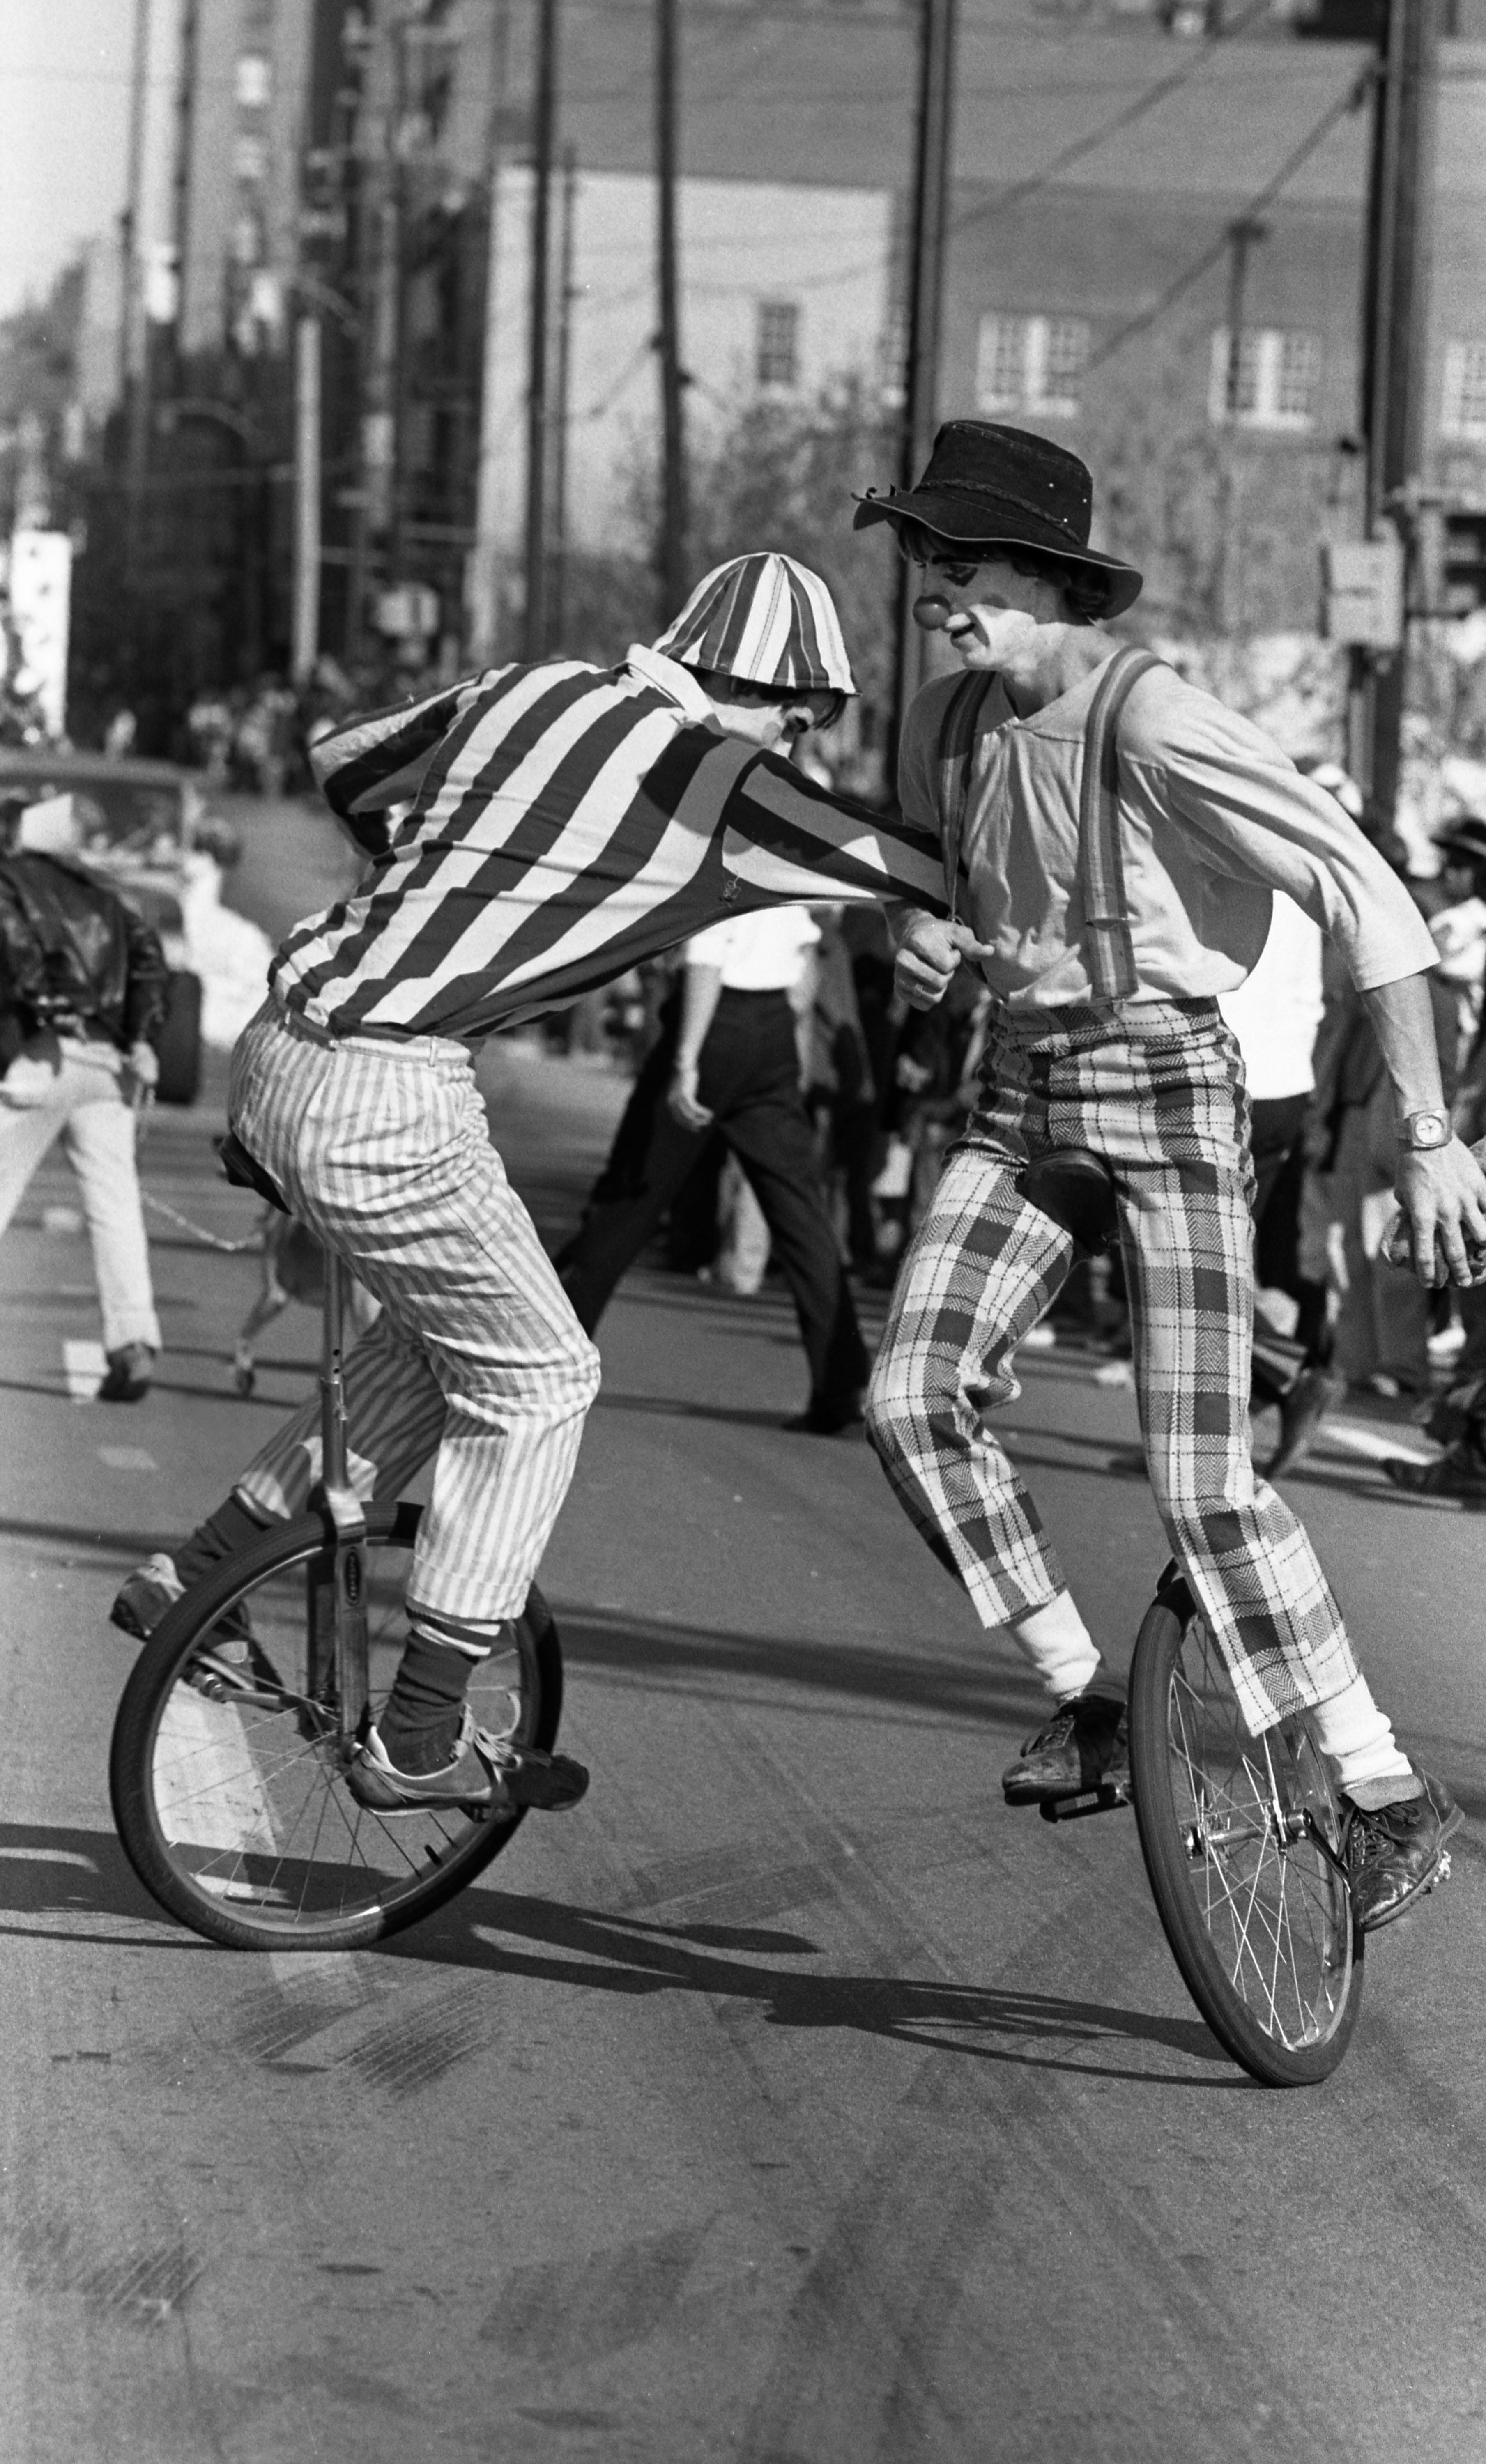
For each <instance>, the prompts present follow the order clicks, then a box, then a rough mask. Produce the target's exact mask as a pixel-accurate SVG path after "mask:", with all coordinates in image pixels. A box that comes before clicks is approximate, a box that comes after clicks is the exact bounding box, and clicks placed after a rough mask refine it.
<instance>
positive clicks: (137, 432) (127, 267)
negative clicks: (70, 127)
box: [119, 0, 150, 587]
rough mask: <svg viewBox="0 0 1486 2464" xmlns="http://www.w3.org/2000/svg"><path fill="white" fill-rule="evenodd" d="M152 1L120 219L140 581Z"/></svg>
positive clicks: (130, 488)
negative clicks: (143, 252)
mask: <svg viewBox="0 0 1486 2464" xmlns="http://www.w3.org/2000/svg"><path fill="white" fill-rule="evenodd" d="M149 18H150V0H134V57H133V61H132V64H131V68H130V76H129V143H128V165H127V170H126V173H125V186H124V200H125V202H124V209H123V211H122V214H121V215H120V217H119V242H120V247H119V253H120V280H121V284H122V296H121V299H120V313H119V398H120V401H121V403H122V406H123V412H124V568H125V574H126V578H127V581H128V583H129V585H130V586H131V587H132V586H134V585H136V584H137V583H138V581H139V570H138V567H139V557H140V543H141V541H140V534H141V527H142V517H143V514H144V477H145V473H146V471H147V469H148V466H149V335H148V330H147V328H146V326H145V323H144V282H143V279H142V260H141V247H140V239H141V223H142V218H143V207H144V114H145V106H146V103H147V100H148V95H149Z"/></svg>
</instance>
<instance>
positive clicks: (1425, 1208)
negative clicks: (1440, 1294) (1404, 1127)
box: [1384, 1138, 1486, 1289]
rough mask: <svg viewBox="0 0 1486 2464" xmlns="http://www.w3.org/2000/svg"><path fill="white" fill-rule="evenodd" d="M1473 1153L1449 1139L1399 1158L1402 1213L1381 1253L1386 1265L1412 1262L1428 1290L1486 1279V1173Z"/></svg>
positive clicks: (1397, 1183) (1395, 1187)
mask: <svg viewBox="0 0 1486 2464" xmlns="http://www.w3.org/2000/svg"><path fill="white" fill-rule="evenodd" d="M1482 1144H1483V1145H1486V1140H1483V1141H1482ZM1478 1152H1479V1151H1478V1150H1477V1154H1478ZM1477 1154H1473V1152H1472V1150H1471V1149H1470V1148H1469V1147H1466V1146H1462V1145H1461V1143H1460V1140H1459V1139H1458V1138H1452V1139H1451V1141H1450V1144H1449V1146H1448V1147H1434V1148H1431V1149H1426V1150H1425V1151H1424V1152H1422V1153H1421V1152H1417V1151H1415V1150H1414V1149H1412V1148H1406V1149H1405V1150H1404V1153H1403V1155H1401V1156H1400V1158H1399V1166H1398V1178H1397V1179H1396V1180H1395V1182H1394V1184H1393V1195H1394V1196H1395V1198H1396V1199H1398V1202H1399V1205H1400V1206H1401V1207H1402V1208H1403V1213H1402V1214H1401V1215H1400V1216H1399V1218H1398V1220H1397V1221H1396V1222H1395V1223H1394V1224H1393V1225H1392V1227H1391V1228H1390V1230H1389V1232H1388V1234H1387V1237H1386V1240H1385V1242H1384V1254H1385V1255H1386V1258H1387V1261H1388V1263H1389V1265H1394V1266H1403V1265H1410V1266H1412V1268H1413V1271H1414V1273H1415V1274H1416V1275H1417V1276H1418V1278H1419V1281H1420V1283H1421V1284H1423V1285H1425V1286H1426V1287H1429V1288H1431V1289H1432V1288H1433V1287H1435V1286H1437V1285H1440V1284H1458V1285H1459V1286H1460V1287H1461V1288H1462V1289H1466V1288H1468V1287H1470V1286H1471V1285H1472V1284H1476V1283H1481V1282H1486V1174H1483V1173H1482V1171H1481V1166H1480V1163H1479V1161H1478V1160H1477Z"/></svg>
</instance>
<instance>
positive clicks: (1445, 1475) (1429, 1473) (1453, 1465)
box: [1383, 1444, 1486, 1506]
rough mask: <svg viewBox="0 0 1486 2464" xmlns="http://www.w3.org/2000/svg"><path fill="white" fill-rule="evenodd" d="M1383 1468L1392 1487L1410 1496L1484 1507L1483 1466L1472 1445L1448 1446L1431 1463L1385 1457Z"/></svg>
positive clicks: (1485, 1482) (1485, 1475) (1485, 1476)
mask: <svg viewBox="0 0 1486 2464" xmlns="http://www.w3.org/2000/svg"><path fill="white" fill-rule="evenodd" d="M1383 1468H1384V1471H1385V1472H1386V1475H1387V1477H1388V1479H1389V1480H1390V1481H1391V1482H1392V1484H1393V1485H1394V1487H1395V1488H1407V1489H1408V1491H1409V1493H1410V1494H1411V1495H1412V1496H1414V1497H1458V1498H1461V1499H1463V1500H1464V1502H1465V1503H1466V1504H1467V1505H1468V1506H1486V1463H1483V1462H1482V1461H1481V1458H1480V1455H1479V1454H1478V1453H1477V1451H1476V1448H1475V1445H1474V1444H1460V1445H1453V1446H1451V1447H1450V1448H1449V1449H1448V1450H1447V1451H1446V1453H1444V1454H1442V1455H1440V1456H1439V1457H1438V1458H1437V1459H1436V1460H1435V1461H1434V1462H1433V1463H1416V1462H1414V1461H1413V1460H1412V1458H1411V1457H1409V1456H1408V1455H1389V1456H1388V1457H1387V1458H1386V1462H1385V1463H1384V1465H1383Z"/></svg>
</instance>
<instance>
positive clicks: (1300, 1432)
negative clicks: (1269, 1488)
mask: <svg viewBox="0 0 1486 2464" xmlns="http://www.w3.org/2000/svg"><path fill="white" fill-rule="evenodd" d="M1345 1396H1346V1379H1345V1378H1344V1377H1340V1376H1338V1375H1337V1374H1336V1372H1335V1370H1331V1369H1302V1370H1301V1372H1300V1375H1299V1376H1298V1377H1297V1379H1296V1381H1295V1384H1294V1385H1293V1386H1292V1387H1291V1389H1290V1392H1289V1394H1288V1395H1287V1396H1286V1397H1285V1399H1284V1401H1283V1402H1282V1403H1281V1405H1280V1407H1279V1444H1278V1446H1277V1447H1276V1449H1275V1457H1274V1460H1273V1462H1272V1463H1271V1464H1270V1466H1269V1469H1268V1470H1267V1471H1266V1473H1265V1475H1264V1477H1265V1479H1266V1480H1280V1479H1282V1478H1283V1476H1284V1474H1285V1473H1286V1472H1287V1471H1294V1469H1295V1467H1296V1464H1297V1463H1299V1461H1300V1460H1301V1458H1302V1456H1304V1455H1305V1454H1307V1453H1308V1452H1309V1450H1310V1446H1311V1441H1312V1440H1313V1438H1314V1437H1315V1435H1316V1432H1317V1430H1318V1429H1319V1428H1320V1424H1321V1422H1322V1420H1323V1419H1325V1417H1326V1415H1327V1413H1328V1412H1334V1411H1335V1410H1336V1407H1337V1405H1338V1404H1339V1403H1340V1402H1342V1401H1343V1400H1344V1399H1345Z"/></svg>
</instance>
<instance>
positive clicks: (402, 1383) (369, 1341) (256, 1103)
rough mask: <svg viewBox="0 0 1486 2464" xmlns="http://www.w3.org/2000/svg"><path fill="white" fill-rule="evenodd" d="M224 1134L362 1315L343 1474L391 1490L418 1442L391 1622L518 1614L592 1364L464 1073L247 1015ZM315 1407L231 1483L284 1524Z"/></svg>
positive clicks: (308, 1460) (312, 1461)
mask: <svg viewBox="0 0 1486 2464" xmlns="http://www.w3.org/2000/svg"><path fill="white" fill-rule="evenodd" d="M231 1115H232V1122H233V1128H234V1129H235V1130H236V1132H237V1133H238V1135H239V1136H240V1137H241V1139H242V1141H243V1143H244V1145H245V1146H246V1147H247V1148H248V1150H249V1152H250V1154H252V1155H254V1156H255V1158H256V1160H257V1161H258V1162H259V1163H261V1164H262V1165H263V1167H264V1169H265V1170H266V1171H267V1172H269V1173H271V1174H272V1176H273V1177H274V1179H275V1180H276V1181H277V1184H278V1186H279V1188H280V1189H281V1190H282V1191H283V1194H284V1196H285V1198H286V1199H288V1201H289V1204H290V1206H291V1208H292V1209H293V1211H294V1213H295V1214H296V1215H298V1216H299V1217H300V1218H301V1219H302V1221H304V1222H305V1223H307V1224H308V1225H309V1227H310V1229H311V1231H312V1232H314V1233H315V1234H316V1235H317V1236H318V1238H319V1239H320V1240H322V1242H323V1243H325V1246H326V1247H327V1248H328V1249H332V1250H334V1252H335V1253H336V1255H337V1256H338V1257H340V1258H342V1259H344V1262H345V1264H346V1265H347V1266H348V1267H349V1268H350V1270H351V1272H352V1273H353V1274H354V1275H356V1276H357V1277H358V1278H359V1280H360V1281H361V1282H362V1283H363V1284H365V1285H366V1288H367V1290H368V1291H371V1292H374V1293H375V1295H376V1297H377V1299H378V1300H379V1301H381V1303H382V1305H383V1308H382V1315H381V1317H380V1318H379V1319H378V1320H377V1323H376V1325H375V1326H374V1327H373V1328H372V1329H371V1331H370V1332H369V1333H368V1334H366V1336H364V1337H363V1339H362V1341H361V1342H360V1343H359V1344H358V1345H357V1346H356V1348H355V1350H354V1351H353V1352H352V1353H351V1354H350V1356H349V1359H348V1361H347V1364H346V1403H347V1412H348V1419H349V1434H350V1446H351V1473H352V1478H353V1480H354V1483H355V1485H356V1489H357V1492H358V1494H359V1495H361V1496H363V1497H373V1496H376V1497H387V1496H395V1495H396V1493H397V1491H398V1490H399V1489H400V1488H401V1487H402V1486H403V1485H404V1483H405V1482H406V1481H407V1480H408V1479H409V1478H410V1475H411V1474H412V1473H413V1472H414V1471H416V1470H417V1468H418V1467H419V1465H420V1464H421V1463H425V1462H426V1461H427V1459H428V1457H429V1456H430V1454H432V1452H433V1450H434V1448H435V1446H436V1448H437V1450H438V1459H437V1463H436V1465H435V1468H434V1474H433V1494H432V1502H431V1504H430V1506H429V1507H428V1510H427V1511H426V1513H425V1514H424V1517H423V1521H422V1525H421V1527H420V1529H419V1533H418V1544H417V1549H416V1551H415V1554H414V1557H413V1563H412V1570H411V1573H410V1577H409V1584H408V1600H409V1606H410V1608H416V1609H421V1610H423V1611H425V1612H427V1613H428V1614H429V1615H431V1616H432V1617H435V1618H436V1619H439V1620H440V1621H443V1622H446V1623H448V1624H451V1625H453V1626H455V1628H457V1629H461V1630H462V1629H471V1630H473V1632H474V1633H475V1634H476V1635H478V1634H479V1633H480V1632H481V1631H482V1630H483V1629H485V1628H488V1627H494V1626H496V1625H498V1624H499V1622H500V1621H501V1620H502V1619H503V1618H505V1617H516V1616H519V1615H520V1613H521V1609H522V1607H523V1606H524V1604H525V1599H526V1594H527V1592H528V1591H529V1589H530V1587H531V1583H532V1578H533V1576H534V1575H535V1573H536V1571H537V1567H538V1565H539V1564H540V1562H541V1559H542V1553H543V1550H544V1548H545V1547H546V1543H547V1537H548V1534H549V1533H550V1531H551V1529H552V1526H553V1523H554V1522H555V1521H556V1519H557V1514H558V1509H559V1508H560V1507H561V1506H562V1503H563V1500H564V1498H565V1497H566V1494H567V1488H568V1484H569V1482H570V1481H571V1479H572V1476H573V1468H574V1465H575V1463H576V1462H577V1458H578V1445H579V1441H580V1439H581V1438H582V1435H583V1423H584V1419H585V1416H586V1414H587V1412H588V1406H589V1404H590V1403H591V1402H592V1400H593V1397H594V1396H595V1395H596V1394H597V1392H598V1383H599V1360H598V1353H596V1352H595V1350H594V1348H593V1346H592V1344H590V1343H589V1342H588V1337H587V1336H586V1335H585V1334H584V1333H583V1331H582V1330H581V1328H580V1327H579V1324H578V1321H577V1319H576V1318H575V1317H574V1315H573V1312H572V1309H571V1306H570V1304H569V1302H568V1300H567V1297H566V1293H565V1292H564V1291H563V1288H562V1287H561V1285H560V1284H559V1283H558V1280H557V1277H556V1275H555V1274H554V1272H553V1270H552V1267H551V1265H550V1264H549V1262H548V1259H547V1257H546V1253H545V1251H544V1250H543V1247H542V1244H541V1243H540V1241H539V1240H538V1238H537V1233H536V1227H535V1225H534V1224H533V1222H532V1221H531V1218H530V1216H529V1215H528V1214H527V1212H526V1209H525V1207H524V1206H523V1205H522V1204H521V1199H519V1198H517V1197H516V1195H515V1193H514V1192H513V1191H512V1189H511V1187H510V1185H509V1183H508V1182H507V1180H506V1177H505V1173H504V1170H503V1168H502V1166H501V1162H500V1158H499V1155H497V1153H496V1151H495V1149H494V1147H493V1146H492V1145H491V1143H490V1137H489V1133H488V1132H487V1129H486V1125H485V1113H484V1108H483V1106H482V1104H481V1102H480V1098H479V1094H478V1091H477V1088H476V1085H475V1074H474V1066H473V1063H472V1061H471V1058H470V1055H469V1053H468V1052H467V1051H466V1050H465V1048H464V1046H463V1045H458V1044H453V1043H448V1042H446V1041H445V1040H444V1039H443V1038H441V1037H437V1036H422V1037H418V1038H416V1039H415V1040H413V1041H411V1042H410V1043H407V1044H393V1043H389V1042H388V1041H386V1040H384V1039H382V1038H380V1037H375V1038H373V1037H363V1036H347V1037H345V1038H344V1039H342V1040H340V1041H337V1042H334V1043H332V1042H330V1041H328V1040H327V1039H324V1038H322V1037H321V1036H320V1035H319V1034H318V1033H316V1031H315V1030H313V1029H311V1028H308V1027H304V1026H301V1025H300V1023H299V1021H297V1020H293V1019H290V1018H288V1017H286V1016H285V1015H284V1014H283V1013H282V1012H281V1011H279V1009H278V1008H277V1005H276V1004H275V1003H274V1002H273V1001H269V1002H267V1003H266V1004H265V1005H264V1007H263V1008H262V1009H261V1010H260V1011H259V1012H258V1015H257V1017H256V1018H255V1019H254V1020H253V1022H252V1023H251V1024H250V1025H249V1026H248V1027H247V1028H246V1029H245V1030H244V1033H243V1034H242V1036H241V1037H240V1038H239V1040H238V1044H237V1048H236V1051H235V1053H234V1055H233V1082H232V1097H231ZM320 1453H321V1447H320V1405H319V1402H318V1400H312V1401H311V1402H308V1403H306V1404H304V1405H303V1406H302V1408H301V1409H300V1410H299V1411H298V1412H296V1413H295V1415H294V1416H293V1418H292V1419H290V1420H288V1421H286V1422H285V1424H284V1426H283V1427H282V1428H281V1429H280V1430H279V1431H278V1433H277V1436H276V1437H274V1438H272V1439H271V1440H270V1441H269V1443H268V1444H267V1445H266V1446H265V1447H264V1448H263V1450H262V1452H261V1453H260V1454H259V1455H257V1456H256V1457H255V1460H254V1462H253V1463H251V1464H250V1465H249V1468H248V1470H247V1471H246V1472H245V1473H244V1474H243V1476H242V1478H241V1480H240V1481H239V1482H238V1484H237V1485H238V1487H239V1488H240V1489H241V1490H242V1492H243V1493H244V1495H245V1496H247V1497H248V1498H249V1499H250V1500H251V1501H252V1503H253V1505H254V1506H255V1507H256V1508H257V1509H258V1510H259V1511H260V1512H261V1513H263V1514H265V1515H269V1516H284V1515H294V1514H299V1513H302V1512H303V1510H304V1505H305V1501H306V1499H307V1497H308V1495H309V1491H310V1488H311V1486H312V1485H313V1483H314V1482H315V1481H316V1480H317V1479H318V1478H319V1475H320Z"/></svg>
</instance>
